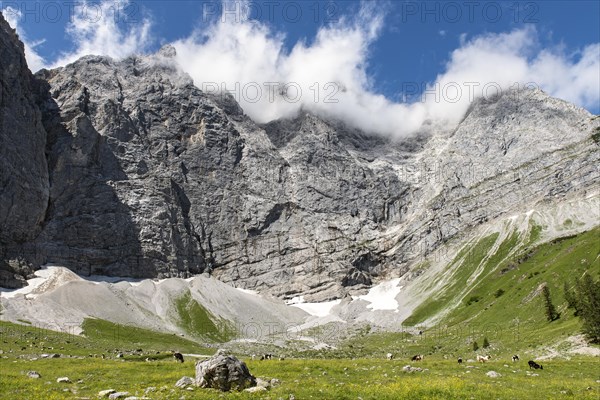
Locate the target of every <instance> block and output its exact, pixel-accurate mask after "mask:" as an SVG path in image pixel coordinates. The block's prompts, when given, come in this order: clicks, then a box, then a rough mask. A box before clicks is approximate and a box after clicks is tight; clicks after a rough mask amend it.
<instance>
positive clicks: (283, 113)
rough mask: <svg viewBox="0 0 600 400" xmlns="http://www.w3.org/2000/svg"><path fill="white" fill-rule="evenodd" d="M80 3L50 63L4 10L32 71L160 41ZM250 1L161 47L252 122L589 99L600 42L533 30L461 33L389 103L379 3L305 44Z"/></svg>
mask: <svg viewBox="0 0 600 400" xmlns="http://www.w3.org/2000/svg"><path fill="white" fill-rule="evenodd" d="M87 4H88V3H81V4H80V5H79V6H77V7H80V9H78V8H77V7H75V10H74V11H75V12H74V14H73V17H72V18H71V20H70V21H69V22H68V24H67V28H66V31H67V34H68V35H69V37H70V38H71V40H72V42H73V49H72V50H71V51H68V52H64V53H62V54H61V55H60V57H58V59H57V60H55V61H53V62H48V61H47V60H44V59H43V58H42V57H40V56H39V55H38V54H37V53H36V52H35V45H36V44H35V43H30V42H28V40H27V39H28V38H27V35H26V34H25V32H23V31H22V29H21V28H22V27H21V26H20V25H19V18H20V15H19V13H18V12H17V11H15V10H14V9H13V10H7V9H5V15H7V16H8V15H9V14H10V16H11V17H10V18H7V19H8V20H9V22H10V23H11V25H12V26H13V27H16V28H17V29H18V30H19V33H20V35H21V38H22V40H23V41H24V42H25V49H26V57H27V60H28V62H29V64H30V67H31V69H32V70H36V69H38V68H41V67H48V66H50V67H56V66H60V65H64V64H66V63H69V62H72V61H75V60H76V59H78V58H80V57H81V56H84V55H87V54H97V55H107V56H110V57H113V58H116V59H119V58H124V57H127V56H129V55H132V54H136V53H143V52H146V51H147V49H149V48H150V45H151V44H153V43H158V42H160V41H161V40H160V38H156V37H152V34H151V25H152V23H151V18H150V17H148V16H144V17H143V18H142V19H141V20H139V21H138V22H137V23H136V24H126V23H123V21H121V20H119V18H116V17H115V13H114V8H113V9H111V7H113V6H114V5H113V3H110V2H108V1H104V2H102V3H94V4H95V6H94V7H96V9H98V10H99V11H98V13H99V14H98V15H99V18H91V17H90V10H87V12H86V13H84V12H83V9H81V7H85V5H87ZM123 4H125V5H127V4H128V2H124V3H123ZM251 5H252V4H251V3H249V2H240V1H235V2H224V3H223V5H222V7H221V9H220V12H222V14H220V15H219V14H218V13H216V14H215V13H213V14H212V15H202V18H203V21H204V22H206V21H207V20H208V21H209V23H208V24H207V25H206V26H203V27H202V28H198V29H194V30H192V32H191V33H190V35H189V36H187V37H185V38H183V39H180V40H177V41H175V42H174V43H172V45H173V46H174V47H175V48H176V50H177V55H176V61H177V62H178V64H179V65H180V67H181V69H182V70H183V71H185V72H187V73H188V74H189V75H190V76H191V77H192V78H193V80H194V83H195V84H196V86H198V87H199V88H200V89H202V90H204V91H207V92H219V91H228V92H231V93H232V94H233V95H234V97H235V98H236V99H237V100H238V102H239V103H240V105H241V106H242V108H243V109H244V111H245V112H246V114H248V115H249V116H250V117H251V118H252V119H254V120H255V121H257V122H261V123H264V122H268V121H272V120H274V119H278V118H287V117H292V116H295V115H296V114H297V113H298V112H300V111H301V110H307V111H310V112H312V113H315V114H319V115H323V116H327V117H332V118H336V119H339V120H342V121H344V122H346V123H347V124H349V125H351V126H354V127H357V128H360V129H362V130H365V131H367V132H372V133H375V134H380V135H386V136H404V135H409V134H411V133H414V132H416V131H418V130H419V129H420V128H421V127H422V126H423V124H424V123H425V122H426V121H428V120H430V121H434V122H435V123H438V124H443V125H445V126H452V125H453V124H456V123H457V122H458V121H460V120H461V119H462V117H463V115H464V113H465V111H466V110H467V109H468V107H469V104H470V103H471V102H472V101H473V100H474V99H475V98H476V97H480V96H492V95H495V94H496V93H498V92H499V91H502V90H506V89H508V88H511V87H525V86H530V87H531V86H535V87H539V88H541V89H543V90H545V91H546V92H548V93H549V94H551V95H553V96H556V97H560V98H563V99H565V100H568V101H570V102H573V103H575V104H577V105H580V106H583V107H588V108H594V107H597V105H598V102H599V101H600V43H593V44H589V45H587V46H585V47H583V48H581V49H576V50H575V51H571V52H566V51H564V49H560V48H543V47H542V46H541V45H540V43H539V36H538V32H537V31H536V29H535V28H532V27H526V28H521V29H514V30H512V31H510V32H503V33H487V34H481V35H478V36H474V37H472V38H467V35H466V34H463V35H461V36H460V42H459V45H458V47H457V48H456V49H455V50H453V51H452V52H451V53H450V54H449V55H448V56H447V57H448V60H447V62H446V64H445V66H444V69H443V71H441V72H440V73H439V74H438V75H437V77H436V78H435V80H434V81H433V82H411V81H410V79H405V80H404V84H403V89H404V90H405V93H404V94H405V97H407V98H409V99H411V100H410V101H407V102H394V101H391V100H390V99H388V98H386V97H385V96H384V95H382V94H380V93H377V91H376V90H375V89H374V85H373V77H372V76H370V75H369V73H368V65H369V61H370V48H371V47H372V44H373V43H374V42H375V41H376V40H377V39H378V38H379V36H380V35H381V33H382V31H383V30H384V28H385V23H386V22H385V6H384V7H383V8H381V7H380V6H378V7H379V8H376V7H375V3H372V2H364V3H362V5H361V7H360V9H358V11H356V13H355V14H354V15H346V16H343V17H341V18H339V20H338V21H335V22H331V23H328V24H325V25H323V26H321V27H320V28H319V29H318V31H317V33H316V35H315V37H314V39H313V40H312V41H308V40H307V39H302V40H299V41H298V42H296V43H295V44H293V45H292V46H289V47H286V45H285V33H283V32H279V31H276V30H275V29H274V28H273V27H271V26H269V25H267V24H265V23H261V22H259V21H257V20H253V19H251V18H250V14H251V13H250V10H251ZM92 8H93V7H92ZM231 10H234V11H235V12H237V13H238V14H237V15H235V14H234V15H232V13H231ZM6 11H10V12H9V13H7V12H6ZM204 11H205V14H206V11H207V10H206V9H205V10H204ZM212 11H214V10H212ZM211 16H212V17H213V18H212V20H211V19H210V17H211ZM440 32H441V31H440ZM440 34H442V33H440ZM445 34H446V32H445V31H444V33H443V35H445ZM446 38H448V36H446ZM399 78H400V80H401V81H402V77H399Z"/></svg>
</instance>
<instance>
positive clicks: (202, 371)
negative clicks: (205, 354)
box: [196, 350, 256, 392]
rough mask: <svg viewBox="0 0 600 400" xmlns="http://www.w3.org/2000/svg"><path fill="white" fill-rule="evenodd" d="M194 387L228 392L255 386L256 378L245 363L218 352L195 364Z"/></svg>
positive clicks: (225, 353) (221, 351)
mask: <svg viewBox="0 0 600 400" xmlns="http://www.w3.org/2000/svg"><path fill="white" fill-rule="evenodd" d="M196 385H198V386H200V387H203V388H213V389H219V390H222V391H224V392H228V391H230V390H231V389H234V390H244V389H246V388H249V387H253V386H256V378H255V377H254V376H252V375H251V374H250V371H249V370H248V367H247V366H246V363H244V362H243V361H240V360H238V359H237V358H236V357H234V356H232V355H231V354H228V353H227V352H225V351H224V350H219V351H218V352H217V353H216V354H215V355H214V356H212V357H211V358H209V359H207V360H204V361H198V362H197V363H196Z"/></svg>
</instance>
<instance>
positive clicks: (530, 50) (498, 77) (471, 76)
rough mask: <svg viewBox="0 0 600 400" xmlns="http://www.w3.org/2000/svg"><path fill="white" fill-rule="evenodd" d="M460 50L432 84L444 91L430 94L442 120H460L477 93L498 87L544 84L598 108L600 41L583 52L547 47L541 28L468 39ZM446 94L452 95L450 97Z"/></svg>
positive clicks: (561, 95)
mask: <svg viewBox="0 0 600 400" xmlns="http://www.w3.org/2000/svg"><path fill="white" fill-rule="evenodd" d="M461 42H462V43H461V47H459V48H458V49H456V50H454V51H453V52H452V54H451V56H450V60H449V62H448V63H447V65H446V70H445V72H444V73H442V74H440V75H438V76H437V78H436V81H435V84H432V85H429V89H432V90H433V89H437V90H438V91H439V92H441V99H440V101H439V102H436V101H429V100H430V99H429V98H427V97H430V98H431V100H435V99H434V98H433V97H434V96H433V95H426V100H427V102H426V104H427V108H428V115H429V116H430V117H431V118H433V119H437V120H448V121H450V122H458V121H459V120H460V119H461V118H462V116H463V114H464V112H465V111H466V110H467V108H468V106H469V104H470V101H471V100H472V98H473V96H472V95H473V94H474V95H475V96H476V97H479V96H482V95H484V96H485V95H492V94H494V93H496V92H497V91H498V90H497V88H501V89H502V90H506V89H508V88H510V87H515V86H517V85H518V86H519V87H524V86H525V85H527V86H530V87H531V86H533V87H538V88H540V89H542V90H544V91H546V92H547V93H549V94H551V95H552V96H555V97H559V98H562V99H564V100H567V101H570V102H573V103H575V104H577V105H579V106H582V107H589V108H593V107H597V106H598V102H599V101H600V44H598V43H596V44H592V45H589V46H587V47H584V48H583V50H581V51H580V52H575V53H573V54H570V55H568V54H564V53H562V52H558V51H552V50H551V49H541V48H540V46H539V43H538V35H537V32H536V30H535V29H533V28H528V29H518V30H514V31H512V32H509V33H500V34H486V35H481V36H478V37H475V38H474V39H472V40H470V41H467V40H465V38H463V39H462V40H461ZM456 85H458V86H460V87H461V90H462V96H460V97H459V98H458V100H457V101H455V102H453V101H450V100H454V92H453V91H452V89H454V88H455V87H456ZM444 94H446V95H445V96H444Z"/></svg>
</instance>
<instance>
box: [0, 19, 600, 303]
mask: <svg viewBox="0 0 600 400" xmlns="http://www.w3.org/2000/svg"><path fill="white" fill-rule="evenodd" d="M0 43H1V44H2V47H1V48H0V49H1V50H0V51H2V59H1V60H0V63H1V65H2V70H1V71H2V75H1V77H2V79H1V80H0V81H1V82H0V83H1V85H2V86H1V88H2V99H1V101H2V103H1V105H2V109H1V114H0V115H1V116H2V120H1V125H0V144H1V146H0V167H1V169H0V190H1V191H0V226H1V230H0V286H3V287H7V286H9V287H12V286H18V285H22V284H23V280H24V279H25V278H26V277H28V276H30V275H31V273H32V272H33V271H34V270H35V269H37V268H39V267H40V266H41V265H44V264H47V263H52V264H58V265H61V266H65V267H68V268H70V269H72V270H73V271H75V272H77V273H80V274H84V275H87V274H101V275H116V276H132V277H140V278H141V277H148V278H150V277H158V278H164V277H172V276H178V277H189V276H191V275H194V274H198V273H201V272H210V273H211V274H212V275H213V276H215V277H217V278H219V279H221V280H222V281H224V282H231V283H234V284H235V285H236V286H242V287H245V288H247V289H255V290H260V291H266V292H270V293H271V294H273V295H275V296H279V297H284V298H292V297H296V296H300V295H302V296H304V298H305V299H306V300H307V301H311V300H314V301H319V300H328V299H332V298H339V297H342V296H344V295H345V294H346V293H347V292H349V291H356V290H362V289H364V288H365V287H368V286H369V285H371V284H373V283H374V282H376V281H377V280H378V279H382V278H389V277H397V276H401V275H403V274H404V273H406V272H407V271H408V270H409V269H410V268H411V267H412V266H414V265H417V264H419V263H420V262H422V261H423V260H424V258H425V257H426V256H427V255H429V254H431V253H432V252H433V251H435V250H436V249H439V248H440V246H442V245H444V244H445V243H447V242H448V241H450V240H454V239H457V238H461V237H468V235H469V232H470V230H471V229H473V228H474V227H477V226H480V225H485V224H487V223H490V222H491V221H493V220H495V219H497V218H502V217H506V216H509V215H511V213H514V212H518V211H527V210H529V209H532V208H535V206H536V204H540V203H552V202H554V201H558V200H560V199H562V198H565V197H566V196H569V198H574V197H575V198H576V197H578V196H579V197H585V196H592V195H597V193H598V191H599V190H600V188H599V186H600V183H599V182H600V174H599V170H598V165H600V163H599V161H600V160H599V158H600V156H599V155H600V151H599V149H600V147H599V146H597V145H596V144H595V142H594V141H593V139H592V134H593V132H595V130H596V129H598V127H599V126H600V119H598V118H597V117H594V116H592V115H590V114H589V113H588V112H587V111H585V110H583V109H580V108H578V107H575V106H573V105H571V104H568V103H566V102H564V101H561V100H558V99H553V98H551V97H549V96H548V95H546V94H545V93H544V92H542V91H539V90H518V91H509V92H507V93H505V94H503V95H501V96H497V97H494V98H489V99H480V100H476V101H475V102H474V103H473V104H472V105H471V107H470V109H469V111H468V113H467V114H466V115H465V117H464V119H463V120H462V122H461V123H460V124H459V125H458V126H457V127H455V128H452V129H448V128H446V127H438V126H435V125H434V124H433V123H432V124H431V125H428V126H425V127H424V128H423V130H422V132H419V133H418V134H416V135H415V136H413V137H407V138H401V139H390V138H383V137H375V136H372V135H367V134H365V133H364V132H360V131H357V130H356V129H352V128H349V127H347V126H345V125H344V124H343V123H342V122H340V121H333V120H329V119H326V118H323V117H320V116H316V115H313V114H310V113H307V112H304V113H301V114H299V115H297V116H296V117H294V118H290V119H286V120H279V121H273V122H270V123H268V124H264V125H260V124H256V123H255V122H253V121H252V120H250V119H249V118H248V117H246V116H245V115H244V113H243V110H242V109H241V108H240V106H239V105H238V104H237V102H236V101H235V100H234V99H233V98H232V97H231V96H229V95H214V94H206V93H203V92H202V91H201V90H199V89H198V88H196V87H195V86H194V84H193V82H192V79H191V78H190V77H189V76H188V75H186V74H183V73H181V72H180V70H179V69H178V68H177V66H176V65H175V64H174V60H173V56H174V49H172V48H168V47H166V48H163V49H162V50H161V51H159V52H158V53H157V54H155V55H149V56H139V57H130V58H127V59H125V60H122V61H116V60H112V59H110V58H107V57H97V56H86V57H83V58H82V59H80V60H78V61H76V62H74V63H73V64H70V65H68V66H66V67H63V68H58V69H55V70H52V71H40V72H39V73H38V74H37V75H36V76H35V77H34V76H32V75H31V73H30V72H29V70H28V69H27V66H26V63H25V59H24V57H23V48H22V45H21V44H20V42H19V41H18V38H17V37H16V35H15V34H14V32H13V31H12V29H11V28H10V27H9V26H8V24H6V22H5V21H4V20H3V19H1V18H0Z"/></svg>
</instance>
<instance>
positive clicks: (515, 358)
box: [512, 354, 519, 362]
mask: <svg viewBox="0 0 600 400" xmlns="http://www.w3.org/2000/svg"><path fill="white" fill-rule="evenodd" d="M512 360H513V362H515V361H519V356H518V355H517V354H515V355H514V356H512Z"/></svg>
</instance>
